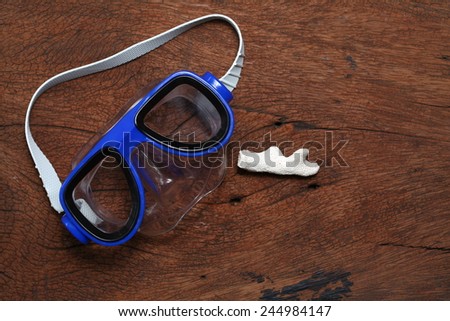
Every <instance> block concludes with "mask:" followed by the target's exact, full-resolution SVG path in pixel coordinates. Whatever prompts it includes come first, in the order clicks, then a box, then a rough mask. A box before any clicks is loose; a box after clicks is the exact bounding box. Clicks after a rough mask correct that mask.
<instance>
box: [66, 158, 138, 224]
mask: <svg viewBox="0 0 450 321" xmlns="http://www.w3.org/2000/svg"><path fill="white" fill-rule="evenodd" d="M72 195H73V200H74V202H75V205H76V206H77V207H78V209H79V211H80V212H81V214H82V215H83V216H84V217H85V218H86V219H87V220H88V221H89V222H90V223H91V224H92V225H94V226H95V227H96V228H98V229H99V230H101V231H102V232H105V233H114V232H117V231H118V230H120V229H121V228H123V227H124V226H125V225H126V223H127V222H128V219H129V218H130V215H131V209H132V199H131V193H130V187H129V186H128V182H127V179H126V177H125V175H124V172H123V170H122V168H121V164H120V162H118V161H117V160H116V159H115V158H114V157H111V156H107V157H105V158H104V159H103V160H102V161H101V162H100V163H99V164H98V165H96V166H95V167H94V168H93V169H92V170H91V171H89V173H88V174H87V175H86V176H85V177H84V178H83V179H82V180H81V181H80V183H78V185H77V186H76V187H75V189H74V191H73V193H72Z"/></svg>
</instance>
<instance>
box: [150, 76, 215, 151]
mask: <svg viewBox="0 0 450 321" xmlns="http://www.w3.org/2000/svg"><path fill="white" fill-rule="evenodd" d="M144 124H145V126H146V127H148V128H149V129H151V130H153V131H155V132H156V133H158V134H159V135H161V136H164V137H167V138H169V139H171V140H174V141H177V142H183V143H199V142H203V141H207V140H209V139H211V138H213V137H214V136H215V135H216V134H217V133H218V131H219V129H220V126H221V118H220V115H219V113H218V111H217V109H216V107H215V106H214V105H213V104H212V103H211V101H210V100H209V99H208V98H206V97H205V95H203V94H202V93H201V92H200V91H199V90H198V89H196V88H194V87H193V86H191V85H189V84H181V85H178V86H177V87H175V88H174V89H172V90H171V91H170V92H169V93H168V94H167V95H166V96H165V97H164V98H163V99H161V100H160V101H159V102H158V103H157V104H156V105H155V106H153V107H152V108H151V109H150V111H149V112H148V113H147V115H146V116H145V118H144Z"/></svg>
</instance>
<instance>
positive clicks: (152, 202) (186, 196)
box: [132, 143, 226, 236]
mask: <svg viewBox="0 0 450 321" xmlns="http://www.w3.org/2000/svg"><path fill="white" fill-rule="evenodd" d="M132 162H135V165H134V167H135V168H138V172H139V177H140V181H141V182H142V183H143V185H144V187H145V204H146V208H145V215H144V219H143V222H142V226H141V228H140V230H139V231H140V232H141V233H143V234H145V235H148V236H153V235H159V234H163V233H165V232H168V231H170V230H172V229H173V228H174V227H175V226H177V224H178V223H179V222H180V221H181V220H182V218H183V217H184V216H185V215H186V213H188V212H189V210H190V209H191V208H192V207H193V206H194V205H195V204H196V203H197V202H199V201H200V200H201V199H202V198H203V197H204V196H205V195H206V194H208V193H209V192H211V191H212V190H214V188H216V187H217V186H218V185H219V184H220V182H221V181H222V180H223V177H224V174H225V166H226V160H225V156H224V150H223V149H220V150H219V151H218V152H216V153H213V154H208V155H203V156H198V157H184V156H179V155H174V154H171V153H168V152H165V151H163V150H161V149H159V148H156V147H154V146H153V145H152V144H149V143H144V144H141V145H140V146H139V147H138V148H136V149H135V151H134V152H133V157H132Z"/></svg>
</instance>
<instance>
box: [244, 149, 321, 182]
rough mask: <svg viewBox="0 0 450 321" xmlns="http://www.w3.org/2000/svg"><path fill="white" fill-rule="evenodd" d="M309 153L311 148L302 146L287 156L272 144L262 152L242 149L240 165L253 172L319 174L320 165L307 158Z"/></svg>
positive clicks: (300, 174)
mask: <svg viewBox="0 0 450 321" xmlns="http://www.w3.org/2000/svg"><path fill="white" fill-rule="evenodd" d="M308 154H309V150H307V149H306V148H300V149H299V150H297V151H295V152H294V153H293V154H292V155H291V156H289V157H285V156H284V155H283V153H282V152H281V150H280V149H279V148H278V147H277V146H271V147H269V148H268V149H267V150H265V151H263V152H260V153H255V152H251V151H249V150H241V151H240V152H239V158H238V166H239V167H240V168H242V169H245V170H248V171H251V172H266V173H272V174H278V175H299V176H311V175H315V174H317V172H318V171H319V168H320V167H319V165H318V164H316V163H311V162H309V161H307V160H306V157H307V156H308Z"/></svg>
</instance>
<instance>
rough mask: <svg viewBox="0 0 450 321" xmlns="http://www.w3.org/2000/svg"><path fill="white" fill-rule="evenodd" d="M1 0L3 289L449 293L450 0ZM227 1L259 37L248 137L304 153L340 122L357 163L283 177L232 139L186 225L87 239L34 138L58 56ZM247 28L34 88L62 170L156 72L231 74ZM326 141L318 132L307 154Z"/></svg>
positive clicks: (249, 74)
mask: <svg viewBox="0 0 450 321" xmlns="http://www.w3.org/2000/svg"><path fill="white" fill-rule="evenodd" d="M1 7H2V9H1V10H0V23H1V38H2V44H1V46H0V52H1V58H2V59H0V91H1V92H0V97H1V104H0V108H1V122H0V137H1V142H0V144H1V145H0V146H1V151H2V154H1V156H0V166H1V172H0V173H1V174H0V175H1V185H0V186H1V190H0V204H1V205H0V208H1V211H2V212H1V214H0V233H1V237H0V242H1V250H0V251H1V259H0V298H1V299H3V300H5V299H14V300H19V299H25V300H30V299H36V300H67V299H74V300H82V299H86V300H95V299H101V300H110V299H117V300H124V299H125V300H135V299H139V300H156V299H158V300H167V299H172V300H178V299H184V300H187V299H200V300H204V299H210V300H216V299H217V300H244V299H246V300H258V299H262V300H269V299H288V300H292V299H302V300H303V299H351V300H374V299H384V300H387V299H390V300H399V299H402V300H403V299H414V300H424V299H427V300H428V299H437V300H442V299H447V300H448V299H450V272H449V265H450V211H449V209H450V198H449V196H450V187H449V186H450V138H449V137H450V6H449V4H448V2H445V1H443V2H442V3H441V4H432V5H431V4H424V3H415V2H411V3H400V2H392V3H384V2H383V3H381V2H378V1H372V2H371V3H367V4H365V5H362V4H361V3H360V4H355V5H352V6H344V5H339V4H334V3H329V2H325V1H317V2H305V3H300V2H291V3H287V4H278V3H267V4H259V5H257V4H255V3H253V4H251V3H240V4H239V3H228V2H222V1H217V2H211V3H210V2H202V3H201V4H181V3H180V4H167V3H151V4H146V3H142V2H140V1H137V2H135V3H133V2H131V1H127V2H125V3H120V4H119V3H116V4H106V3H97V2H96V1H85V2H84V3H80V4H75V3H71V4H66V3H65V2H63V1H60V2H58V3H54V2H50V1H49V2H43V1H24V2H17V1H6V2H5V1H3V2H2V5H1ZM213 12H220V13H223V14H227V15H230V16H231V17H232V18H233V19H235V20H236V22H237V23H238V24H239V25H240V27H241V29H242V32H243V35H244V38H245V44H246V61H245V68H244V71H243V74H242V81H241V82H240V84H239V87H238V89H237V90H236V91H235V99H234V100H233V107H234V110H235V115H236V124H237V125H236V131H235V135H234V140H236V141H240V142H241V143H243V142H249V141H255V142H263V140H264V135H265V134H267V133H271V137H272V140H274V141H277V142H283V141H292V142H294V144H293V145H291V146H288V145H286V146H287V148H285V152H286V153H287V154H289V153H291V152H293V151H294V150H295V149H296V148H299V147H301V146H303V145H304V144H305V143H307V142H309V143H308V144H309V145H308V144H307V145H308V146H312V147H314V146H316V147H317V146H318V145H317V144H318V143H320V144H321V145H322V146H326V142H325V138H326V137H328V136H330V137H331V136H332V138H333V144H334V145H335V144H337V142H338V141H339V140H343V141H347V143H346V145H345V146H344V147H343V148H342V149H341V155H342V157H343V158H344V160H345V162H346V163H347V166H341V165H342V164H341V165H339V164H338V163H337V162H336V161H335V162H334V163H332V164H331V166H325V163H324V164H323V165H322V167H321V170H320V171H319V173H318V174H317V175H316V176H314V177H311V178H294V177H278V176H274V175H264V174H251V173H247V172H243V171H241V170H237V167H236V160H237V154H236V153H232V155H231V153H230V156H231V160H230V161H231V164H232V165H233V167H232V168H231V169H230V170H228V172H227V175H226V178H225V180H224V182H223V184H222V185H221V186H220V187H219V188H218V189H217V190H216V191H215V192H214V193H212V194H210V195H209V196H208V197H206V198H205V199H204V200H202V201H201V202H200V203H199V204H198V205H197V206H196V207H195V208H194V209H193V210H192V211H191V213H190V214H189V215H188V216H187V217H186V218H185V219H184V220H183V221H182V223H181V224H180V225H179V226H178V228H177V229H175V230H174V231H172V232H170V233H168V234H166V235H164V236H160V237H155V238H152V239H148V238H144V237H141V236H138V237H136V238H134V239H133V240H132V241H130V242H129V243H127V244H126V245H124V246H121V247H116V248H103V247H100V246H96V245H89V246H82V245H80V244H79V243H78V242H77V241H76V240H75V239H74V238H73V237H72V236H70V235H69V234H68V232H67V231H65V230H64V228H63V227H62V225H61V224H60V221H59V217H58V215H56V214H55V213H54V212H53V210H52V209H51V208H50V206H49V203H48V200H47V198H46V195H45V192H44V190H43V189H42V187H41V182H40V180H39V177H38V174H37V172H36V171H35V169H34V166H33V163H32V161H31V158H30V157H29V154H28V151H27V148H26V143H25V139H24V133H23V123H24V117H25V111H26V106H27V104H28V101H29V99H30V98H31V95H32V94H33V92H34V91H35V90H36V88H37V87H38V86H39V85H40V84H41V83H42V82H43V81H44V80H46V79H47V78H49V77H50V76H52V75H54V74H56V73H58V72H61V71H63V70H67V69H69V68H73V67H76V66H79V65H82V64H86V63H89V62H92V61H95V60H98V59H101V58H104V57H106V56H108V55H110V54H112V53H115V52H117V51H119V50H121V49H123V48H125V47H127V46H129V45H131V44H133V43H135V42H138V41H141V40H143V39H146V38H148V37H150V36H153V35H155V34H157V33H160V32H162V31H165V30H167V29H168V28H171V27H173V26H175V25H177V24H179V23H182V22H185V21H187V20H189V19H192V18H195V17H198V16H201V15H204V14H208V13H213ZM236 44H237V41H236V39H235V36H233V32H232V30H231V28H229V27H227V26H226V25H225V24H222V23H219V22H217V23H216V22H213V23H209V24H207V25H204V26H201V27H198V28H196V29H194V30H192V31H189V32H187V33H186V34H184V35H183V36H181V37H179V38H177V39H176V40H174V41H172V42H170V43H169V44H167V45H166V46H164V47H161V48H159V49H157V50H156V51H154V52H152V53H150V54H148V55H146V56H145V57H143V58H141V59H139V60H136V61H134V62H132V63H130V64H127V65H125V66H122V67H120V68H117V69H114V70H111V71H107V72H104V73H101V74H98V75H92V76H89V77H85V78H83V79H79V80H75V81H72V82H69V83H65V84H62V85H59V86H57V87H56V88H54V89H52V90H50V91H49V92H48V93H46V94H44V95H43V96H42V98H41V99H40V100H39V101H38V102H37V104H36V108H35V110H34V111H33V114H32V121H31V122H32V127H33V131H34V133H35V138H36V140H37V142H38V143H39V144H40V146H41V147H42V149H43V151H44V152H45V153H46V154H47V155H48V157H49V159H50V160H51V161H52V162H53V163H54V164H55V167H56V170H57V172H58V173H60V175H61V177H63V178H64V177H66V175H67V174H68V172H69V171H70V161H71V159H72V157H73V155H75V153H76V152H77V151H78V150H79V148H80V147H81V146H82V145H83V144H84V143H85V142H86V141H87V140H88V139H89V138H90V137H91V136H92V135H93V134H94V133H95V132H96V131H97V130H98V129H99V128H101V127H102V125H103V124H105V123H106V122H107V121H108V120H109V119H110V118H111V117H113V116H114V115H115V113H116V112H117V111H118V110H119V109H120V107H121V106H122V105H123V104H124V103H125V102H126V101H127V100H128V98H129V97H131V96H132V95H133V94H134V93H135V92H136V91H137V90H139V89H140V88H141V87H142V86H144V85H146V84H147V83H149V82H150V81H153V80H155V79H161V78H164V77H165V76H167V75H168V74H170V73H171V72H173V71H175V70H179V69H190V70H193V71H195V72H198V73H202V72H204V71H206V70H210V71H211V72H213V73H215V74H217V75H221V74H222V73H223V72H224V71H225V70H226V69H227V68H228V66H229V64H230V62H231V60H232V59H233V57H234V51H235V47H236ZM327 135H328V136H327ZM311 142H313V143H311ZM314 142H315V143H314ZM328 143H329V142H328ZM264 144H266V143H264ZM264 144H263V145H264ZM286 146H285V147H286ZM259 150H262V147H261V148H260V149H259ZM325 156H326V155H325V149H324V148H322V149H320V150H319V149H317V148H311V158H312V159H317V158H320V159H325ZM328 156H329V155H328ZM329 165H330V164H329Z"/></svg>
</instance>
